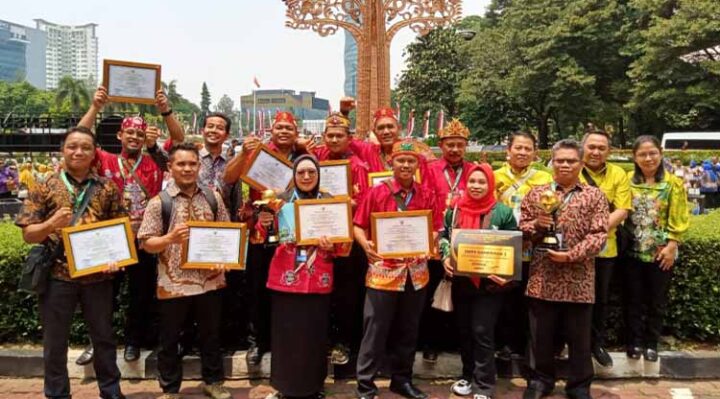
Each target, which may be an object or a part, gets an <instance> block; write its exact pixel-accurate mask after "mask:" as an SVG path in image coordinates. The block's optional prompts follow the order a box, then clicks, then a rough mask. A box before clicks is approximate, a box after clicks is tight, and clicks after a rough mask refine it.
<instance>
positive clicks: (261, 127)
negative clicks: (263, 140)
mask: <svg viewBox="0 0 720 399" xmlns="http://www.w3.org/2000/svg"><path fill="white" fill-rule="evenodd" d="M264 115H265V112H263V110H259V111H258V112H257V118H258V125H257V126H258V128H257V132H255V134H257V135H258V137H262V136H263V134H265V117H264Z"/></svg>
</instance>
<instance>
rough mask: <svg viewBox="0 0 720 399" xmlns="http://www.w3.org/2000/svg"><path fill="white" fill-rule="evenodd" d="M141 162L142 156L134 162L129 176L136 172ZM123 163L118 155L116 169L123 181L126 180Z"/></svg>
mask: <svg viewBox="0 0 720 399" xmlns="http://www.w3.org/2000/svg"><path fill="white" fill-rule="evenodd" d="M142 160H143V156H142V154H140V156H139V157H138V159H137V161H135V165H133V167H132V169H131V170H130V174H132V175H134V174H135V171H136V170H137V168H138V166H140V163H141V162H142ZM124 163H125V162H123V157H122V156H120V155H118V167H119V168H120V174H121V175H122V178H123V181H124V180H125V179H126V177H125V166H124Z"/></svg>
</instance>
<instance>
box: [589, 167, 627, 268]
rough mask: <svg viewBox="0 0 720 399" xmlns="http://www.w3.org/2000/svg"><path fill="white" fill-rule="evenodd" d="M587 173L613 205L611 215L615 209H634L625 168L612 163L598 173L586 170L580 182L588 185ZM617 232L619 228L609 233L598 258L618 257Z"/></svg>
mask: <svg viewBox="0 0 720 399" xmlns="http://www.w3.org/2000/svg"><path fill="white" fill-rule="evenodd" d="M585 171H587V174H588V175H589V176H590V178H591V179H593V181H594V182H595V185H596V186H597V188H599V189H600V191H602V192H603V194H605V197H606V198H607V200H608V204H611V205H612V207H611V213H612V210H615V209H625V210H630V209H631V208H632V203H631V196H630V180H629V179H628V177H627V172H625V170H623V168H621V167H619V166H617V165H613V164H611V163H607V164H605V168H603V169H602V170H600V171H599V172H597V173H596V172H593V171H592V170H590V169H588V168H584V169H583V172H582V173H580V182H582V183H585V184H588V181H587V179H586V178H585ZM616 230H617V228H614V229H612V230H609V231H608V236H607V243H606V244H605V247H603V249H602V251H600V253H599V254H598V258H614V257H616V256H618V249H617V240H616V239H615V235H616V234H615V232H616Z"/></svg>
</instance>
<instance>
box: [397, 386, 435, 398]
mask: <svg viewBox="0 0 720 399" xmlns="http://www.w3.org/2000/svg"><path fill="white" fill-rule="evenodd" d="M390 392H393V393H396V394H398V395H400V396H402V397H404V398H408V399H427V397H428V395H427V394H426V393H425V392H423V391H421V390H419V389H418V388H417V387H416V386H414V385H413V384H412V383H409V382H405V383H402V384H393V383H392V382H391V383H390Z"/></svg>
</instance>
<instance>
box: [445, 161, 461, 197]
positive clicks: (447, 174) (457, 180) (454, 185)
mask: <svg viewBox="0 0 720 399" xmlns="http://www.w3.org/2000/svg"><path fill="white" fill-rule="evenodd" d="M455 173H457V176H455V183H450V172H448V168H445V169H443V174H445V181H446V182H447V185H448V187H450V192H451V193H454V192H455V190H456V189H457V187H458V185H459V184H460V178H461V177H462V174H463V167H462V166H460V168H458V170H457V171H456V172H455Z"/></svg>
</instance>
